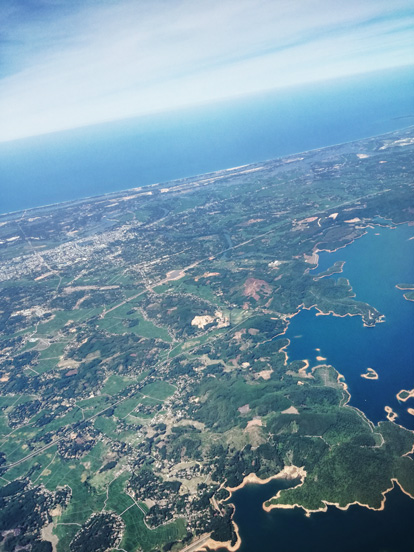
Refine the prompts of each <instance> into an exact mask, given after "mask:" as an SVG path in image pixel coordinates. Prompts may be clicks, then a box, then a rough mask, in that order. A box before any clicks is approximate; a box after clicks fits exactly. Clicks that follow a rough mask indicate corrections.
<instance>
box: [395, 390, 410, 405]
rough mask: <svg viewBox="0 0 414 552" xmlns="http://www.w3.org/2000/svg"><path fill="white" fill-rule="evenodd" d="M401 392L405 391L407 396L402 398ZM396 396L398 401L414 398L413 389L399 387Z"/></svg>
mask: <svg viewBox="0 0 414 552" xmlns="http://www.w3.org/2000/svg"><path fill="white" fill-rule="evenodd" d="M401 393H407V396H406V397H405V398H404V399H403V398H402V397H400V395H401ZM395 396H396V397H397V400H398V401H401V402H406V401H408V399H412V398H414V389H401V391H398V393H397V394H396V395H395Z"/></svg>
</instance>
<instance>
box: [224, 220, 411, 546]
mask: <svg viewBox="0 0 414 552" xmlns="http://www.w3.org/2000/svg"><path fill="white" fill-rule="evenodd" d="M381 223H382V224H384V221H382V222H381ZM413 236H414V227H413V226H408V225H407V224H404V225H399V226H397V227H394V226H392V225H390V224H389V223H388V226H387V227H381V226H375V227H373V228H369V229H368V231H367V233H366V234H365V235H364V236H362V237H361V238H359V239H358V240H356V241H355V242H353V243H352V244H350V245H348V246H347V247H345V248H343V249H340V250H338V251H336V252H333V253H328V252H322V253H320V258H319V266H318V267H317V268H316V269H315V270H314V271H313V272H314V273H315V275H316V274H317V273H318V272H322V271H324V270H326V269H327V268H328V267H330V266H332V265H333V264H334V262H335V261H345V265H344V268H343V273H342V274H336V275H333V276H330V278H338V277H346V278H348V279H349V281H350V283H351V285H352V287H353V290H354V292H355V293H356V299H357V300H359V301H364V302H367V303H369V304H371V305H372V306H374V307H375V308H377V309H378V310H379V311H380V312H381V313H382V314H384V315H385V322H383V323H380V324H377V325H376V326H375V327H374V328H366V327H364V326H363V324H362V321H361V318H360V317H359V316H355V317H349V316H348V317H344V318H339V317H335V316H331V315H329V316H317V311H316V310H315V309H311V310H302V311H301V312H300V313H299V314H298V315H297V316H295V317H293V318H292V319H291V323H290V325H289V328H288V331H287V333H286V336H287V337H288V338H289V339H290V341H291V343H290V345H289V347H288V348H287V352H288V355H289V358H290V359H291V360H294V359H295V360H299V359H308V360H309V362H310V365H311V366H316V365H317V364H320V362H318V361H317V360H316V356H323V357H325V358H326V359H327V360H326V363H329V364H332V365H333V366H334V367H335V368H336V369H337V370H338V371H339V372H340V373H341V374H343V375H344V376H345V381H346V383H347V385H348V387H349V390H350V393H351V401H350V403H351V405H354V406H356V407H358V408H360V409H361V410H363V411H364V412H365V413H366V414H367V416H368V418H369V419H370V420H372V421H373V422H375V423H377V422H378V421H381V420H384V419H385V417H386V413H385V411H384V406H386V405H387V406H391V407H392V409H393V410H394V411H395V412H396V413H397V414H398V418H397V420H396V422H397V423H400V424H401V425H404V426H405V427H409V428H411V429H413V428H414V417H413V416H411V415H410V414H408V413H407V408H408V407H411V408H412V407H414V398H413V399H409V400H408V401H407V402H398V400H397V399H396V397H395V395H396V394H397V392H398V391H400V390H401V389H403V388H405V389H412V388H413V387H414V302H410V301H407V300H405V299H404V297H403V294H404V292H403V291H401V290H398V289H396V287H395V286H396V284H398V283H414V255H413V253H414V251H413V249H414V240H413V239H411V238H412V237H413ZM311 273H312V272H311ZM316 349H320V351H317V350H316ZM367 367H372V368H373V369H375V371H376V372H377V373H378V375H379V379H378V380H366V379H364V378H361V374H362V373H364V372H366V369H367ZM290 484H292V483H291V482H286V481H280V480H275V481H272V482H270V483H268V484H267V485H253V484H250V485H247V486H246V487H244V488H242V489H240V490H239V491H237V492H235V493H234V495H233V497H232V498H231V502H232V503H233V504H234V505H235V506H236V512H235V515H234V521H235V522H236V523H237V524H238V526H239V530H240V536H241V538H242V545H241V547H240V549H239V550H240V552H308V551H313V550H315V551H317V552H332V551H333V550H335V552H350V551H352V552H407V551H408V550H414V533H413V531H412V527H411V524H412V520H413V519H414V500H412V499H411V498H410V497H408V496H407V495H405V494H404V493H402V492H401V490H400V489H399V487H396V488H394V490H392V491H391V492H390V493H388V494H387V500H386V503H385V509H384V510H383V511H373V510H369V509H367V508H363V507H360V506H356V505H354V506H351V507H350V508H349V509H348V510H346V511H343V510H339V509H337V508H335V507H333V506H330V507H329V508H328V511H327V512H321V513H314V514H311V516H310V517H306V516H305V512H304V511H303V510H302V509H300V508H295V509H293V510H272V511H271V512H269V513H266V512H265V511H264V510H263V508H262V504H263V502H265V501H266V500H268V499H269V498H271V497H272V496H274V495H275V494H276V493H277V492H278V490H280V489H282V488H286V487H287V486H289V485H290Z"/></svg>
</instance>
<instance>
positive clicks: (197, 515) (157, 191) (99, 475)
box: [0, 128, 414, 552]
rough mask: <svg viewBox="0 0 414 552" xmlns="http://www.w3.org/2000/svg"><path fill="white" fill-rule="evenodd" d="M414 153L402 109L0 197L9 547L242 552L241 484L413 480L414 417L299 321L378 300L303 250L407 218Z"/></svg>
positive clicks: (326, 487) (323, 490)
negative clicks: (271, 141)
mask: <svg viewBox="0 0 414 552" xmlns="http://www.w3.org/2000/svg"><path fill="white" fill-rule="evenodd" d="M402 144H404V146H405V147H401V145H402ZM413 150H414V129H413V128H408V129H405V130H402V131H398V132H393V133H390V134H387V135H385V136H377V137H372V138H369V139H366V140H361V141H359V142H354V143H348V144H342V145H336V146H332V147H329V148H325V149H320V150H314V151H310V152H305V153H303V154H301V155H300V156H298V155H296V156H289V157H286V158H280V159H275V160H271V161H266V162H263V163H255V164H252V165H247V166H244V167H236V168H233V169H228V170H221V171H217V172H214V173H210V174H206V175H201V176H196V177H191V178H183V179H180V180H176V181H173V182H168V183H162V184H156V185H152V186H145V187H141V186H140V185H139V177H138V176H137V181H136V183H134V184H135V185H136V187H134V188H133V189H131V190H128V191H125V192H116V193H113V194H106V195H103V196H99V197H95V198H88V199H84V200H79V201H72V202H68V203H62V204H59V205H55V206H47V207H42V208H36V209H29V210H26V211H24V212H21V213H10V214H5V215H2V216H0V259H1V271H0V320H1V323H0V339H1V356H0V528H1V535H2V536H1V539H2V542H1V544H0V545H1V546H3V547H4V548H5V549H7V550H13V549H24V548H25V547H26V549H29V547H31V550H33V551H36V550H37V551H41V552H50V551H52V550H54V551H56V552H68V551H69V552H81V551H88V552H92V551H93V550H99V551H101V550H102V551H103V550H123V551H126V552H135V551H138V550H141V551H143V552H150V551H152V550H163V551H178V550H185V551H187V552H189V551H192V552H194V551H195V550H198V549H200V550H201V549H205V548H206V547H208V548H209V549H216V548H219V547H221V546H225V547H226V548H227V549H228V550H229V551H234V550H236V548H237V547H238V546H239V544H240V534H239V531H238V528H237V526H236V525H235V523H234V520H233V517H234V507H233V505H232V502H231V494H232V493H234V492H236V489H238V488H240V486H242V485H245V484H248V483H249V481H250V482H251V481H253V482H260V481H264V482H266V481H269V480H271V479H272V478H274V477H278V478H280V477H283V478H287V479H290V482H291V483H292V486H291V487H290V488H286V489H284V490H282V491H281V492H280V493H279V494H278V495H277V496H275V497H274V498H272V499H271V500H269V501H268V502H267V503H266V504H265V508H266V509H273V508H292V507H300V508H303V509H304V510H306V512H308V513H311V512H315V511H320V510H326V508H327V505H328V504H334V505H336V506H337V507H338V508H343V509H344V508H347V507H348V506H349V505H351V504H360V505H363V506H365V507H368V508H373V509H381V508H383V507H384V502H385V500H386V495H387V492H389V491H390V489H391V488H393V486H395V485H398V486H399V487H400V488H401V489H402V490H403V491H404V492H405V493H406V494H407V495H409V496H410V497H412V498H414V462H413V459H412V456H411V455H412V453H413V451H414V433H413V432H412V431H409V430H408V429H406V428H404V427H402V426H400V425H398V424H396V423H395V422H394V421H393V420H394V415H393V413H392V411H391V409H390V410H389V411H387V412H386V414H387V416H385V414H384V418H383V420H382V421H380V422H379V423H375V424H374V423H373V422H372V421H370V420H369V419H368V418H367V416H366V415H365V414H364V413H363V412H361V411H360V410H358V409H356V408H354V407H353V406H352V405H351V404H350V393H349V390H348V387H347V385H346V381H345V379H344V377H343V376H341V375H340V374H339V373H338V372H337V370H336V369H335V366H331V365H329V364H318V365H317V366H312V365H310V363H309V362H308V361H305V360H299V361H298V360H296V361H295V360H290V359H289V356H288V354H287V352H286V350H287V349H288V347H289V340H288V339H287V338H286V335H285V334H286V330H287V328H288V327H289V324H290V323H291V320H292V317H293V316H295V315H296V314H297V313H298V312H300V311H301V310H302V309H311V308H314V309H317V311H318V313H319V314H321V315H325V316H332V315H334V316H340V317H344V316H354V317H357V319H359V321H360V324H361V330H362V331H365V330H363V328H362V326H363V325H365V326H368V327H370V328H374V327H375V326H376V324H378V323H379V322H381V321H382V320H383V319H384V317H383V313H381V312H379V311H378V310H377V309H376V308H375V306H373V305H369V304H367V303H365V302H363V301H360V300H359V299H358V298H356V297H355V294H354V292H353V289H352V281H348V280H347V279H346V278H342V277H337V278H330V277H321V275H319V277H314V275H313V274H312V271H311V270H310V268H311V267H312V265H313V264H316V263H317V253H315V252H317V251H335V250H337V249H339V248H342V247H346V246H348V245H349V244H352V242H353V241H355V240H356V239H358V238H359V237H361V236H362V235H363V234H364V233H365V232H366V231H367V228H368V227H372V226H374V225H375V224H380V222H378V217H382V219H387V220H390V221H392V223H393V224H395V225H397V224H403V223H407V222H413V213H414V208H413V190H412V182H413V178H412V176H413V171H412V168H410V167H412V156H413ZM357 154H358V156H359V157H357ZM361 156H363V157H361ZM360 159H362V161H361V160H360ZM385 161H386V163H385ZM339 183H340V185H338V184H339ZM340 269H342V265H341V266H339V265H336V266H335V265H334V267H332V268H331V269H330V270H329V271H326V272H329V274H334V273H338V272H340ZM329 274H325V276H329ZM368 331H371V330H368ZM319 352H320V351H319ZM317 360H318V361H325V360H326V359H325V357H322V356H318V358H317ZM374 375H375V374H374V371H373V370H372V369H368V371H367V374H366V375H365V376H366V377H367V378H368V379H374ZM408 396H412V391H405V390H402V391H400V393H399V394H398V398H399V400H400V401H405V400H407V398H408ZM387 417H388V419H386V418H387ZM292 478H294V479H292Z"/></svg>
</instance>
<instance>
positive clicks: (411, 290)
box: [395, 284, 414, 301]
mask: <svg viewBox="0 0 414 552" xmlns="http://www.w3.org/2000/svg"><path fill="white" fill-rule="evenodd" d="M395 287H396V288H397V289H400V290H401V291H407V292H408V293H404V296H403V297H404V299H406V300H407V301H414V284H397V285H396V286H395Z"/></svg>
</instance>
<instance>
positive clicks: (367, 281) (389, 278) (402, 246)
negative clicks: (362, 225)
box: [286, 224, 414, 429]
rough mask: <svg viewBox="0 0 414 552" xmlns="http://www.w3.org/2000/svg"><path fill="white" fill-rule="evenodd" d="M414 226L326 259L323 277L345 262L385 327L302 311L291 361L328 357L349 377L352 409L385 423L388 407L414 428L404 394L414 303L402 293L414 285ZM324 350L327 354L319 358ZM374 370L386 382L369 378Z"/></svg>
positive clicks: (413, 338) (365, 239)
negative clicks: (403, 286) (400, 394)
mask: <svg viewBox="0 0 414 552" xmlns="http://www.w3.org/2000/svg"><path fill="white" fill-rule="evenodd" d="M413 236H414V227H412V226H408V225H407V224H405V225H399V226H397V227H394V228H390V227H378V226H376V227H374V228H370V229H369V230H368V232H367V233H366V234H365V235H364V236H362V237H361V238H359V239H358V240H356V241H355V242H353V243H352V244H350V245H348V246H347V247H345V248H343V249H339V250H337V251H336V252H334V253H328V252H322V253H320V259H319V267H318V268H317V269H316V270H315V271H314V272H315V273H318V272H322V271H323V270H325V269H326V268H328V267H329V266H331V265H332V264H333V263H334V262H336V261H345V265H344V268H343V273H341V274H339V275H335V276H331V277H346V278H348V279H349V281H350V283H351V286H352V288H353V290H354V292H355V294H356V299H357V300H359V301H363V302H366V303H369V304H370V305H372V306H373V307H375V308H376V309H378V310H379V311H380V312H381V313H382V314H384V315H385V321H384V322H382V323H379V324H377V325H376V326H375V327H373V328H371V327H369V328H367V327H364V326H363V324H362V321H361V318H360V317H359V316H355V317H349V316H348V317H344V318H340V317H335V316H332V315H328V316H319V315H318V313H317V311H316V310H315V309H311V310H302V311H301V312H300V313H299V314H298V315H297V316H295V317H293V318H292V319H291V322H290V325H289V328H288V331H287V332H286V337H288V338H289V339H290V345H289V347H288V348H287V353H288V355H289V359H290V360H299V359H308V360H309V362H310V366H311V367H313V366H315V365H317V364H320V362H318V361H317V360H316V357H317V356H321V357H323V358H326V359H327V360H326V362H327V363H328V364H331V365H333V366H334V367H335V368H336V369H337V370H338V371H339V372H340V373H341V374H343V375H344V377H345V381H346V383H347V385H348V388H349V391H350V393H351V400H350V404H352V405H354V406H356V407H357V408H359V409H360V410H362V411H363V412H364V413H365V414H366V415H367V416H368V418H369V419H370V420H372V421H373V422H375V423H376V422H378V421H380V420H384V419H385V417H386V412H385V410H384V407H385V406H390V407H391V408H392V409H393V410H394V411H395V412H396V413H397V414H398V418H397V422H398V423H400V424H402V425H404V426H405V427H408V428H411V429H414V417H413V416H411V415H410V414H408V413H407V408H408V407H414V399H409V400H408V401H407V402H399V401H398V400H397V398H396V394H397V393H398V392H399V391H400V390H401V389H412V388H413V387H414V302H412V301H407V300H405V299H404V291H401V290H398V289H397V288H396V287H395V286H396V285H397V284H399V283H414V239H411V238H413ZM316 349H320V351H317V350H316ZM368 367H370V368H373V369H374V370H375V371H376V372H377V373H378V376H379V378H378V380H367V379H364V378H362V377H361V374H362V373H365V372H366V369H367V368H368Z"/></svg>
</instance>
